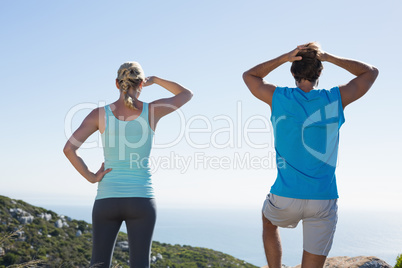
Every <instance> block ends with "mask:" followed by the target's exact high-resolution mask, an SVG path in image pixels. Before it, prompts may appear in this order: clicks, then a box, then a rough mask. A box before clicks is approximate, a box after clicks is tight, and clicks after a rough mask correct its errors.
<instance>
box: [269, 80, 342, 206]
mask: <svg viewBox="0 0 402 268" xmlns="http://www.w3.org/2000/svg"><path fill="white" fill-rule="evenodd" d="M271 122H272V126H273V129H274V137H275V151H276V162H277V170H278V175H277V178H276V181H275V183H274V185H273V186H272V188H271V193H273V194H276V195H279V196H284V197H290V198H298V199H317V200H323V199H336V198H338V191H337V186H336V177H335V168H336V164H337V155H338V143H339V129H340V127H341V125H342V124H343V123H344V122H345V118H344V114H343V108H342V100H341V95H340V92H339V88H338V87H334V88H331V89H330V90H312V91H310V92H307V93H306V92H304V91H303V90H301V89H300V88H287V87H277V88H276V89H275V92H274V95H273V98H272V116H271Z"/></svg>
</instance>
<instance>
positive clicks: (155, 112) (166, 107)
mask: <svg viewBox="0 0 402 268" xmlns="http://www.w3.org/2000/svg"><path fill="white" fill-rule="evenodd" d="M152 84H157V85H159V86H161V87H163V88H165V89H167V90H168V91H170V92H172V93H173V94H174V96H173V97H170V98H164V99H159V100H156V101H153V102H151V103H150V104H149V111H150V124H151V128H152V129H153V130H155V127H156V124H157V123H158V121H159V119H161V118H162V117H164V116H165V115H167V114H169V113H171V112H173V111H175V110H177V109H179V108H180V107H181V106H183V105H184V104H185V103H186V102H188V101H189V100H191V98H192V97H193V92H191V90H189V89H187V88H185V87H183V86H182V85H180V84H178V83H176V82H172V81H169V80H165V79H162V78H159V77H156V76H150V77H148V78H147V79H146V81H145V84H144V87H146V86H150V85H152Z"/></svg>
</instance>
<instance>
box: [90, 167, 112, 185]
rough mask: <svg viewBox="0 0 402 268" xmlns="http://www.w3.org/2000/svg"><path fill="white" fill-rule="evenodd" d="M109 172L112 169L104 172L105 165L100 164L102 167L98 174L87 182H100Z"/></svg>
mask: <svg viewBox="0 0 402 268" xmlns="http://www.w3.org/2000/svg"><path fill="white" fill-rule="evenodd" d="M110 171H112V169H111V168H108V169H106V170H105V163H102V166H101V167H100V169H99V170H98V172H96V173H95V174H94V176H93V178H91V179H89V180H88V181H89V182H91V183H96V182H100V181H101V180H102V179H103V177H104V176H105V175H106V173H109V172H110Z"/></svg>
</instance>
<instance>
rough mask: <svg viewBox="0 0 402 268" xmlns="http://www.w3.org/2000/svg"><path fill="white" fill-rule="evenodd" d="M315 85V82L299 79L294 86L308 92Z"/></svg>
mask: <svg viewBox="0 0 402 268" xmlns="http://www.w3.org/2000/svg"><path fill="white" fill-rule="evenodd" d="M316 85H317V83H316V82H310V81H308V80H301V81H300V82H296V86H297V87H298V88H300V89H301V90H303V91H304V92H310V91H311V90H313V89H314V88H315V87H316Z"/></svg>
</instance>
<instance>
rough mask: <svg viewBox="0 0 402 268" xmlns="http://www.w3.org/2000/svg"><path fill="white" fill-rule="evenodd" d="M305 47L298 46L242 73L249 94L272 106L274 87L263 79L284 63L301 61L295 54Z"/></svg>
mask: <svg viewBox="0 0 402 268" xmlns="http://www.w3.org/2000/svg"><path fill="white" fill-rule="evenodd" d="M304 48H305V46H304V45H302V46H298V47H297V48H296V49H294V50H292V51H290V52H288V53H285V54H283V55H281V56H279V57H277V58H275V59H272V60H269V61H266V62H264V63H261V64H259V65H257V66H255V67H253V68H251V69H250V70H248V71H246V72H244V73H243V80H244V83H246V85H247V87H248V89H249V90H250V92H251V93H252V94H253V95H254V96H255V97H256V98H258V99H260V100H262V101H263V102H265V103H268V104H269V106H271V104H272V96H273V95H274V91H275V88H276V86H275V85H273V84H270V83H267V82H266V81H264V79H263V78H264V77H265V76H267V75H268V74H269V73H270V72H272V71H273V70H275V69H276V68H278V67H279V66H281V65H282V64H284V63H286V62H288V61H289V62H293V61H296V60H301V56H296V54H297V53H298V52H299V51H300V50H301V49H304Z"/></svg>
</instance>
